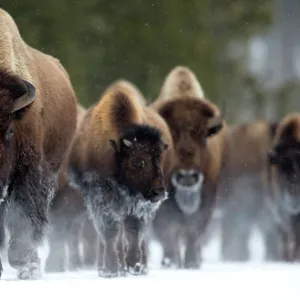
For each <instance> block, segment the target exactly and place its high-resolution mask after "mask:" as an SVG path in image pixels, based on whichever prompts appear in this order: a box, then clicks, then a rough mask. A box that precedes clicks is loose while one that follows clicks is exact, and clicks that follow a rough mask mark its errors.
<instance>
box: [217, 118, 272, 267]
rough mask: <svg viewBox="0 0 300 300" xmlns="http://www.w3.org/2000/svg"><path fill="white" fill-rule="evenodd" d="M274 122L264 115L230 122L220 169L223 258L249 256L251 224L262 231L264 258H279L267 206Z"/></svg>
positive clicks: (245, 258)
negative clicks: (263, 117)
mask: <svg viewBox="0 0 300 300" xmlns="http://www.w3.org/2000/svg"><path fill="white" fill-rule="evenodd" d="M275 130H276V124H275V123H272V122H270V121H267V120H264V119H257V120H253V121H251V122H248V123H244V124H238V125H235V126H232V127H230V128H229V130H228V151H227V156H226V164H225V166H224V168H223V171H222V176H221V178H222V180H221V185H220V190H219V192H220V194H219V196H220V198H221V200H220V201H219V204H220V208H221V212H222V213H221V226H220V229H221V256H222V259H223V260H225V261H246V260H249V259H250V251H249V238H250V234H251V232H252V229H253V228H254V226H256V227H258V228H259V229H260V230H261V233H262V235H263V239H264V243H265V249H266V259H268V260H277V259H278V237H277V235H276V231H274V224H273V221H272V218H271V215H270V213H269V210H268V208H267V206H266V196H267V194H266V189H265V185H266V175H267V160H268V151H269V147H270V146H271V143H272V140H273V137H274V134H275Z"/></svg>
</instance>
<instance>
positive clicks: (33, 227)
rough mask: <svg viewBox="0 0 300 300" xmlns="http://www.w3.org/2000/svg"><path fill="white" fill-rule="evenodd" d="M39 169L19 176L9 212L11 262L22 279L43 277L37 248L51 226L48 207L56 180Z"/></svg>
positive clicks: (9, 253)
mask: <svg viewBox="0 0 300 300" xmlns="http://www.w3.org/2000/svg"><path fill="white" fill-rule="evenodd" d="M36 166H37V168H35V169H31V168H30V169H29V170H27V172H26V173H25V172H22V173H18V174H16V176H15V178H14V187H13V191H12V196H11V202H10V206H9V207H8V211H7V225H8V230H9V232H10V241H9V248H8V259H9V263H10V265H11V266H12V267H13V268H15V269H17V271H18V278H19V279H37V278H40V277H41V264H40V259H39V256H38V251H37V249H38V247H39V246H41V244H42V242H43V240H44V238H45V231H46V225H47V224H48V209H49V203H50V201H51V200H52V197H53V195H54V191H55V188H56V177H55V176H53V174H51V173H50V172H47V170H46V168H45V169H43V168H42V167H41V166H39V165H38V164H37V165H36Z"/></svg>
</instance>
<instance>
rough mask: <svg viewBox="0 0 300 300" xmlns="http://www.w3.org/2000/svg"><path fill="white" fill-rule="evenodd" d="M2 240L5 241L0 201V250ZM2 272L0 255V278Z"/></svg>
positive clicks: (2, 244) (2, 208)
mask: <svg viewBox="0 0 300 300" xmlns="http://www.w3.org/2000/svg"><path fill="white" fill-rule="evenodd" d="M4 241H5V230H4V207H3V205H2V207H1V203H0V250H1V249H2V247H4ZM2 272H3V267H2V261H1V257H0V279H1V275H2Z"/></svg>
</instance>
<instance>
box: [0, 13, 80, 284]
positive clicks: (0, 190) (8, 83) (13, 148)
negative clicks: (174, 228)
mask: <svg viewBox="0 0 300 300" xmlns="http://www.w3.org/2000/svg"><path fill="white" fill-rule="evenodd" d="M0 24H1V26H0V53H1V58H0V101H1V108H0V194H1V201H0V202H1V204H0V221H1V226H0V228H1V229H0V241H2V240H3V239H4V228H3V227H4V225H7V227H8V230H9V233H10V240H9V247H8V258H9V263H10V265H11V266H12V267H14V268H16V269H17V270H18V277H19V278H20V279H30V278H37V277H40V259H39V257H38V252H37V247H38V246H39V245H40V244H41V242H42V241H43V239H44V237H45V230H46V225H47V223H48V207H49V203H50V202H51V200H52V198H53V195H54V192H55V189H56V186H57V177H58V173H59V170H60V167H61V164H62V162H63V160H64V159H65V156H66V154H67V151H68V148H69V146H70V143H71V139H72V137H73V134H74V131H75V127H76V97H75V94H74V91H73V88H72V85H71V83H70V79H69V76H68V75H67V73H66V71H65V70H64V68H63V67H62V66H61V64H60V63H59V61H58V60H57V59H55V58H53V57H52V56H49V55H46V54H43V53H41V52H39V51H38V50H35V49H33V48H31V47H30V46H28V45H27V44H26V43H25V42H24V41H23V40H22V38H21V36H20V34H19V31H18V29H17V26H16V24H15V22H14V21H13V19H12V18H11V16H10V15H9V14H7V13H6V12H5V11H4V10H0ZM4 220H5V221H6V222H5V223H6V224H4ZM0 269H1V268H0ZM0 273H1V272H0Z"/></svg>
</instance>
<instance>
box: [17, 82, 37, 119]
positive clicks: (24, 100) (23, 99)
mask: <svg viewBox="0 0 300 300" xmlns="http://www.w3.org/2000/svg"><path fill="white" fill-rule="evenodd" d="M22 81H23V83H24V87H25V88H24V93H23V94H22V95H20V96H19V97H18V98H16V99H15V105H14V108H13V111H12V112H13V113H14V112H16V111H18V110H20V109H22V108H24V107H26V106H27V105H29V104H30V103H32V102H33V100H34V98H35V94H36V92H35V87H34V86H33V85H32V84H31V83H29V82H28V81H25V80H22Z"/></svg>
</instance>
